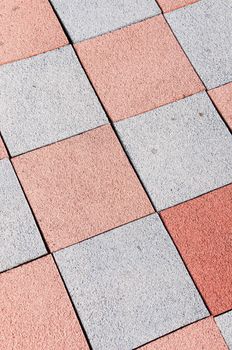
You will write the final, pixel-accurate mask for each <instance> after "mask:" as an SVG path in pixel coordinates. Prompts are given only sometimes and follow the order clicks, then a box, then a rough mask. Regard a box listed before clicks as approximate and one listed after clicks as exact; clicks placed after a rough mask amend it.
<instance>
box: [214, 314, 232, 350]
mask: <svg viewBox="0 0 232 350" xmlns="http://www.w3.org/2000/svg"><path fill="white" fill-rule="evenodd" d="M215 321H216V323H217V325H218V327H219V329H220V331H221V333H222V335H223V337H224V339H225V341H226V343H227V345H228V347H229V349H230V350H232V311H229V312H227V313H225V314H223V315H220V316H218V317H216V318H215Z"/></svg>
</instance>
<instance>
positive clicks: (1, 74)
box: [0, 46, 107, 156]
mask: <svg viewBox="0 0 232 350" xmlns="http://www.w3.org/2000/svg"><path fill="white" fill-rule="evenodd" d="M0 115H1V117H0V118H1V132H2V135H3V137H4V139H5V142H6V144H7V146H8V149H9V150H10V153H11V155H13V156H14V155H17V154H20V153H24V152H27V151H30V150H32V149H34V148H38V147H41V146H44V145H47V144H50V143H53V142H56V141H58V140H61V139H64V138H67V137H69V136H73V135H76V134H78V133H81V132H83V131H86V130H89V129H92V128H95V127H97V126H99V125H102V124H105V123H107V118H106V116H105V113H104V111H103V109H102V108H101V105H100V103H99V102H98V99H97V97H96V95H95V93H94V91H93V90H92V87H91V86H90V83H89V81H88V79H87V77H86V75H85V73H84V71H83V70H82V68H81V66H80V64H79V62H78V60H77V58H76V56H75V53H74V51H73V49H72V47H71V46H66V47H63V48H61V49H58V50H54V51H50V52H47V53H45V54H42V55H39V56H35V57H32V58H29V59H26V60H22V61H19V62H15V63H12V64H7V65H5V66H2V67H0Z"/></svg>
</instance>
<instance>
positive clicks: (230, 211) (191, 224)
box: [162, 185, 232, 315]
mask: <svg viewBox="0 0 232 350" xmlns="http://www.w3.org/2000/svg"><path fill="white" fill-rule="evenodd" d="M162 217H163V219H164V221H165V224H166V226H167V228H168V230H169V232H170V234H171V236H172V238H173V239H174V241H175V243H176V245H177V247H178V248H179V251H180V254H181V255H182V257H183V259H184V261H185V263H186V265H187V266H188V268H189V271H190V273H191V275H192V277H193V279H194V280H195V282H196V284H197V286H198V288H199V290H200V291H201V294H202V295H203V297H204V299H205V301H206V304H207V305H208V307H209V309H210V310H211V312H212V313H213V314H214V315H218V314H220V313H222V312H225V311H228V310H230V309H232V249H231V247H232V236H231V217H232V185H229V186H225V187H223V188H221V189H218V190H216V191H213V192H211V193H208V194H206V195H204V196H201V197H199V198H196V199H193V200H192V201H189V202H186V203H184V204H180V205H179V206H176V207H174V208H170V209H168V210H166V211H164V212H162Z"/></svg>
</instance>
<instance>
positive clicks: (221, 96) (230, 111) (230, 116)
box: [208, 83, 232, 130]
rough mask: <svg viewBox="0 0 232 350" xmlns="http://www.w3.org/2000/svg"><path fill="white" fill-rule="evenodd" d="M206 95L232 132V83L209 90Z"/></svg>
mask: <svg viewBox="0 0 232 350" xmlns="http://www.w3.org/2000/svg"><path fill="white" fill-rule="evenodd" d="M208 93H209V95H210V97H211V98H212V100H213V102H214V103H215V105H216V107H217V108H218V110H219V112H220V113H221V115H222V117H223V118H224V119H225V121H226V123H227V124H228V126H229V128H230V130H232V83H229V84H226V85H223V86H220V87H218V88H216V89H213V90H210V91H209V92H208Z"/></svg>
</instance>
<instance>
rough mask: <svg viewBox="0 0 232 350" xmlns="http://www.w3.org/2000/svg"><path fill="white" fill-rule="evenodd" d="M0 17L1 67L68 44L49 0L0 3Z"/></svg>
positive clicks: (11, 0) (10, 0)
mask: <svg viewBox="0 0 232 350" xmlns="http://www.w3.org/2000/svg"><path fill="white" fill-rule="evenodd" d="M0 13H1V16H0V27H1V34H0V64H3V63H8V62H12V61H16V60H20V59H22V58H26V57H30V56H34V55H38V54H39V53H42V52H46V51H49V50H54V49H56V48H57V47H61V46H64V45H66V44H67V43H68V40H67V38H66V36H65V34H64V32H63V30H62V28H61V26H60V24H59V21H58V20H57V18H56V15H55V14H54V12H53V10H52V8H51V6H50V4H49V1H48V0H39V1H38V0H2V1H1V4H0Z"/></svg>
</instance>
